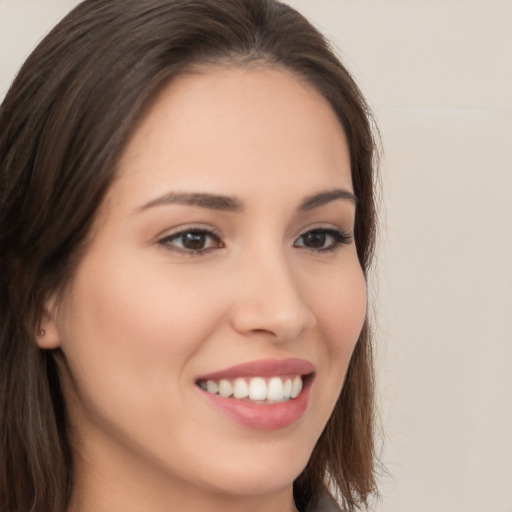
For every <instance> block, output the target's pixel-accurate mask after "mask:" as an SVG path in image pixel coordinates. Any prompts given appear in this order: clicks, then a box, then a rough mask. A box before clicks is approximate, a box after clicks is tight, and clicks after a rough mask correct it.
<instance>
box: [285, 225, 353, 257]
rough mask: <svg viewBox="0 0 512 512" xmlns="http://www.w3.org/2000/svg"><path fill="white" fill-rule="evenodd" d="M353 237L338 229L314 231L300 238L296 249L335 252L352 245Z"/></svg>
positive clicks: (296, 242) (296, 243)
mask: <svg viewBox="0 0 512 512" xmlns="http://www.w3.org/2000/svg"><path fill="white" fill-rule="evenodd" d="M351 242H352V235H349V234H346V233H343V232H342V231H339V230H337V229H312V230H311V231H307V232H306V233H304V234H302V235H300V236H299V238H298V239H297V240H296V241H295V243H294V247H304V248H306V249H311V250H313V251H318V252H323V251H334V250H335V249H338V248H339V247H340V246H341V245H343V244H350V243H351Z"/></svg>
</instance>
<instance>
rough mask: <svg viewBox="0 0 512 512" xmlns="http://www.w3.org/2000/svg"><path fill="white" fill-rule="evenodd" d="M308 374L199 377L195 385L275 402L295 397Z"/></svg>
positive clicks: (230, 395)
mask: <svg viewBox="0 0 512 512" xmlns="http://www.w3.org/2000/svg"><path fill="white" fill-rule="evenodd" d="M309 377H310V375H285V376H275V377H261V376H254V377H245V378H244V377H238V378H236V379H219V380H214V379H207V380H203V379H199V380H198V381H197V382H196V385H197V386H199V387H200V388H201V389H203V390H204V391H206V392H207V393H211V394H213V395H219V396H221V397H223V398H233V399H237V400H242V401H245V402H252V403H257V404H269V405H270V404H275V403H282V402H288V401H290V400H293V399H295V398H297V397H298V396H299V395H300V394H301V391H302V389H303V385H304V381H305V379H308V378H309Z"/></svg>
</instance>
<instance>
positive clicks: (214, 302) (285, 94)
mask: <svg viewBox="0 0 512 512" xmlns="http://www.w3.org/2000/svg"><path fill="white" fill-rule="evenodd" d="M333 189H341V190H344V191H346V192H352V190H353V189H352V182H351V174H350V162H349V152H348V147H347V143H346V139H345V136H344V133H343V130H342V128H341V126H340V123H339V122H338V120H337V119H336V117H335V115H334V113H333V111H332V109H331V108H330V106H329V104H328V103H327V102H326V100H325V99H324V98H323V97H322V96H321V95H320V94H319V93H318V92H317V91H316V90H315V89H314V88H313V87H312V86H310V85H309V84H307V83H304V82H303V81H300V80H298V79H297V77H295V76H294V75H292V74H290V73H288V72H286V71H282V70H276V69H267V68H265V67H258V68H244V69H224V68H218V69H206V70H203V72H201V73H195V74H189V75H184V76H181V77H179V78H177V79H176V80H174V81H173V82H172V84H170V85H169V86H168V87H167V88H166V89H165V90H164V91H163V92H162V93H161V94H160V95H159V97H158V98H157V99H156V101H155V103H154V104H153V106H152V108H151V109H150V110H149V112H148V113H147V115H146V116H145V118H144V119H143V120H142V122H141V124H140V125H139V126H138V128H137V130H136V131H135V134H134V136H133V137H132V139H131V140H130V142H129V144H128V145H127V147H126V149H125V151H124V154H123V157H122V160H121V162H120V165H119V175H118V178H117V180H116V181H115V182H114V184H113V185H112V187H111V190H110V191H109V194H108V197H107V199H106V201H105V204H104V205H103V207H102V208H101V209H100V211H99V213H98V216H97V219H96V222H95V226H94V228H93V232H92V234H91V243H90V245H89V247H88V250H87V252H86V253H85V255H84V257H83V259H82V261H81V262H80V264H79V265H78V268H77V269H76V272H75V274H74V276H73V278H72V280H71V282H70V283H69V284H68V286H67V287H66V291H65V292H64V293H63V294H62V295H61V296H59V297H54V298H53V299H52V300H50V301H49V302H48V311H49V314H48V317H47V318H46V319H45V321H44V323H43V325H42V326H41V327H42V328H43V329H45V331H46V333H45V335H44V336H40V338H39V344H40V346H41V347H43V348H57V347H60V349H61V357H60V359H59V365H60V372H61V376H62V386H63V390H64V395H65V400H66V403H67V407H68V409H69V414H70V424H71V436H72V443H73V446H74V451H75V466H76V480H75V487H74V492H73V496H72V504H71V507H70V510H72V511H76V512H80V511H87V510H95V511H97V512H102V511H110V512H112V511H114V512H115V511H123V512H142V511H144V512H148V511H152V512H160V511H161V512H163V511H166V512H167V511H169V510H180V511H189V510H190V511H192V510H194V511H196V510H202V511H207V512H214V511H221V510H222V511H224V512H225V511H242V510H243V511H253V512H257V511H287V510H290V511H292V510H296V509H295V506H294V503H293V495H292V483H293V480H294V479H295V478H296V477H297V476H298V475H299V473H300V472H301V471H302V470H303V468H304V467H305V465H306V463H307V461H308V458H309V456H310V454H311V451H312V449H313V447H314V445H315V442H316V440H317V439H318V437H319V435H320V434H321V432H322V430H323V428H324V426H325V423H326V422H327V420H328V418H329V415H330V413H331V411H332V409H333V407H334V404H335V402H336V399H337V397H338V395H339V393H340V390H341V387H342V384H343V380H344V376H345V373H346V369H347V365H348V362H349V359H350V356H351V354H352V351H353V349H354V346H355V343H356V341H357V339H358V336H359V333H360V330H361V327H362V324H363V321H364V318H365V314H366V286H365V281H364V277H363V273H362V270H361V267H360V264H359V262H358V258H357V249H356V247H355V244H354V243H353V242H352V241H351V240H350V234H351V232H352V230H353V226H354V220H355V219H354V216H355V205H354V203H353V201H351V200H350V199H347V198H343V197H341V198H331V199H330V200H328V201H327V202H325V203H324V204H321V205H317V206H316V207H312V208H309V209H306V210H300V209H299V206H300V205H301V204H302V203H303V202H304V201H305V200H306V199H307V198H309V197H311V196H312V195H315V194H318V193H322V192H326V191H327V192H330V191H332V190H333ZM169 193H208V194H215V195H222V196H229V197H231V198H234V199H235V200H236V201H237V202H238V203H240V204H241V208H239V209H237V210H234V211H231V210H218V209H214V208H209V207H204V206H200V205H190V204H177V203H169V204H167V203H165V202H162V201H158V199H159V198H161V197H162V196H163V195H165V194H169ZM155 200H156V201H155ZM192 227H193V228H195V229H198V228H201V229H203V230H208V231H213V232H214V234H215V236H206V238H205V249H206V250H205V251H203V252H198V251H195V250H194V251H192V250H190V249H187V248H186V247H185V246H184V239H183V237H181V238H179V237H177V236H174V238H173V237H172V236H171V235H176V233H177V232H181V231H183V230H186V229H190V228H192ZM319 228H322V229H324V230H325V229H328V230H338V231H341V232H343V233H344V234H345V235H346V236H348V238H349V240H347V242H348V243H343V244H337V243H336V242H335V240H334V238H333V237H332V235H331V234H327V235H326V236H325V240H324V242H322V245H321V247H310V246H309V245H311V244H309V242H307V239H306V238H304V237H303V235H304V234H305V233H307V232H309V231H311V230H312V229H319ZM329 233H330V231H329ZM306 242H307V243H306ZM307 244H309V245H307ZM328 248H330V249H333V250H326V249H328ZM289 357H298V358H302V359H306V360H308V361H310V362H311V363H313V364H314V366H315V373H316V376H315V379H314V382H313V386H312V388H311V395H310V400H309V403H308V407H307V409H306V412H305V413H304V415H303V416H302V418H300V420H298V421H297V422H295V423H294V424H292V425H290V426H288V427H285V428H282V429H274V430H265V431H262V430H259V429H251V428H248V427H244V426H242V425H240V424H238V423H237V422H235V421H233V420H232V419H230V418H228V417H226V416H225V415H223V414H221V413H220V412H219V411H218V410H216V409H215V408H212V407H211V405H209V404H208V403H207V401H206V400H205V399H204V396H203V394H202V392H201V391H200V390H199V389H198V387H197V385H196V379H197V378H198V376H200V375H204V374H206V373H210V372H214V371H217V370H221V369H224V368H227V367H230V366H233V365H236V364H240V363H245V362H248V361H253V360H256V359H262V358H263V359H268V358H277V359H284V358H289Z"/></svg>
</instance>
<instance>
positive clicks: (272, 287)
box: [231, 253, 316, 342]
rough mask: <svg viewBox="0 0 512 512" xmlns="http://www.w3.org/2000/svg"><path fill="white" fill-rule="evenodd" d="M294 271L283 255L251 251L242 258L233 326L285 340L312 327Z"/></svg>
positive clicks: (312, 317)
mask: <svg viewBox="0 0 512 512" xmlns="http://www.w3.org/2000/svg"><path fill="white" fill-rule="evenodd" d="M296 274H298V273H294V272H293V271H292V269H291V268H290V265H289V264H288V262H287V261H286V258H285V257H284V256H283V255H279V256H278V255H274V256H273V255H272V254H270V253H266V254H264V255H262V256H261V257H257V256H255V255H254V254H253V255H252V257H251V258H250V259H247V260H245V261H244V264H243V265H241V268H240V269H239V272H238V273H237V276H236V283H235V287H236V292H235V300H234V301H233V307H232V311H231V322H232V325H233V327H234V329H235V330H236V331H237V332H239V333H241V334H244V335H247V334H251V333H265V334H267V335H271V336H272V337H273V338H274V339H275V340H276V341H280V342H287V341H293V340H295V339H297V338H298V337H299V336H300V335H301V334H302V333H303V332H305V331H307V330H308V329H311V328H312V327H314V326H315V325H316V318H315V315H314V314H313V311H312V310H311V308H310V306H309V305H308V303H307V300H306V299H307V297H306V291H305V290H304V289H301V288H303V287H301V282H300V279H299V276H298V275H296Z"/></svg>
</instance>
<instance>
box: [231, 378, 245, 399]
mask: <svg viewBox="0 0 512 512" xmlns="http://www.w3.org/2000/svg"><path fill="white" fill-rule="evenodd" d="M233 396H234V397H235V398H246V397H248V396H249V386H248V385H247V382H245V380H244V379H236V380H235V383H234V385H233Z"/></svg>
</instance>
